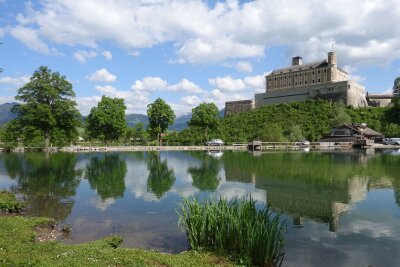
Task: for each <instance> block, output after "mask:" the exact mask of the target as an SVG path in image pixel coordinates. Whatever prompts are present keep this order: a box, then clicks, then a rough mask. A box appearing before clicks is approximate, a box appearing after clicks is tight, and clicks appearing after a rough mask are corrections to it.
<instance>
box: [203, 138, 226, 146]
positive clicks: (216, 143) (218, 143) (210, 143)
mask: <svg viewBox="0 0 400 267" xmlns="http://www.w3.org/2000/svg"><path fill="white" fill-rule="evenodd" d="M223 145H224V142H222V140H221V139H213V140H211V141H208V142H206V146H223Z"/></svg>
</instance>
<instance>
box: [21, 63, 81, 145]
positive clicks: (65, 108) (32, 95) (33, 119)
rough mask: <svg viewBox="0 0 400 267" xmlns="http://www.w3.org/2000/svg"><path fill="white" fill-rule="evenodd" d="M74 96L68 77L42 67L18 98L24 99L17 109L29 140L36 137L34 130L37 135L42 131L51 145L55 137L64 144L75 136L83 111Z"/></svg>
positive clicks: (23, 130) (25, 136) (26, 137)
mask: <svg viewBox="0 0 400 267" xmlns="http://www.w3.org/2000/svg"><path fill="white" fill-rule="evenodd" d="M74 97H75V93H74V91H73V88H72V84H71V83H70V82H69V81H67V79H66V77H65V76H61V75H60V74H59V73H58V72H52V71H51V70H50V69H49V68H48V67H44V66H41V67H39V68H38V69H37V70H36V71H35V72H34V73H33V75H32V77H31V78H30V81H29V82H28V83H26V84H25V85H24V86H23V87H21V88H20V89H18V93H17V96H16V97H15V99H17V100H20V101H22V102H23V103H22V104H20V105H17V106H15V107H14V108H13V111H15V112H17V114H18V118H17V120H18V121H19V125H21V126H22V127H23V129H22V132H23V133H24V138H25V140H27V139H30V138H31V137H32V135H31V133H35V135H34V137H37V133H40V134H41V136H42V137H43V139H44V141H45V142H44V143H45V144H44V145H45V147H46V148H48V147H49V144H50V141H51V140H52V139H53V141H58V142H59V143H60V145H61V144H63V143H66V142H70V141H72V140H73V139H75V138H76V137H77V136H78V133H77V126H79V125H80V121H79V117H80V114H79V112H78V110H77V109H76V102H75V101H74V100H73V98H74Z"/></svg>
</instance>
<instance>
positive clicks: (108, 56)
mask: <svg viewBox="0 0 400 267" xmlns="http://www.w3.org/2000/svg"><path fill="white" fill-rule="evenodd" d="M101 55H102V56H103V57H104V58H105V59H107V60H111V59H112V58H113V55H112V53H111V52H110V51H107V50H105V51H103V52H101Z"/></svg>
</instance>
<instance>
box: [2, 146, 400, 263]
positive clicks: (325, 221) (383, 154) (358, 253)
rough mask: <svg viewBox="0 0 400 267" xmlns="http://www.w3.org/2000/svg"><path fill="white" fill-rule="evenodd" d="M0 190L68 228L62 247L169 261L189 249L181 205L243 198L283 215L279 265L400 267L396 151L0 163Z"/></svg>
mask: <svg viewBox="0 0 400 267" xmlns="http://www.w3.org/2000/svg"><path fill="white" fill-rule="evenodd" d="M0 188H6V189H11V190H13V191H14V192H17V193H19V194H21V195H22V196H24V197H25V198H26V199H27V200H28V201H29V202H30V203H31V207H30V208H29V211H28V213H29V214H32V215H39V216H49V217H54V218H56V219H57V221H58V222H59V223H60V224H61V225H71V227H72V234H71V236H70V238H69V239H68V240H67V241H66V242H69V243H79V242H85V241H90V240H94V239H98V238H101V237H104V236H106V235H110V234H118V235H122V236H123V237H124V246H127V247H143V248H154V249H159V250H161V251H168V252H180V251H182V250H185V249H186V248H187V241H186V236H185V233H184V232H183V231H182V230H181V229H179V228H178V227H177V221H178V218H177V215H176V212H175V209H176V207H177V206H176V204H177V203H178V202H179V201H180V200H181V199H182V198H183V197H190V196H197V195H200V196H201V197H202V196H211V197H216V198H217V197H219V196H220V195H222V196H224V197H227V198H234V197H237V196H238V197H242V196H248V195H249V194H251V195H252V197H253V198H255V199H256V200H257V201H258V202H259V203H262V204H270V205H271V207H272V208H273V209H274V210H275V211H277V212H280V213H282V214H283V216H282V219H284V220H285V221H286V223H287V227H288V231H287V234H286V246H285V249H286V255H285V259H284V262H283V265H284V266H321V265H324V266H369V265H371V266H399V265H398V262H399V257H400V256H399V253H400V207H399V205H400V151H391V150H387V151H375V152H374V151H356V152H351V153H349V152H327V153H322V152H310V153H301V152H291V153H288V152H282V153H264V154H260V155H252V154H250V153H247V152H224V153H222V152H219V153H218V152H216V153H206V152H160V153H142V152H132V153H82V154H67V153H55V154H45V153H25V154H0Z"/></svg>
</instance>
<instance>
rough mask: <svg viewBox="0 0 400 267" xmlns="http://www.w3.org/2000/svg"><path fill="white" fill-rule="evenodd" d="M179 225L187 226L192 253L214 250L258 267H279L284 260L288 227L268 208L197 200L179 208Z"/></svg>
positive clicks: (251, 203)
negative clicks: (248, 261)
mask: <svg viewBox="0 0 400 267" xmlns="http://www.w3.org/2000/svg"><path fill="white" fill-rule="evenodd" d="M179 208H180V212H179V211H178V213H179V224H180V225H182V226H184V228H185V229H186V234H187V237H188V239H189V244H190V247H191V248H192V249H195V250H197V249H201V248H206V249H213V250H217V251H218V252H226V253H234V254H235V255H237V256H238V257H239V258H245V259H251V262H252V264H253V265H256V266H276V265H280V263H281V262H282V260H283V256H284V234H285V231H286V227H285V225H284V223H282V222H281V221H280V217H279V215H275V216H273V215H272V212H271V211H270V209H269V207H267V206H263V207H262V208H261V209H257V208H256V201H254V200H253V199H252V198H251V197H250V198H249V199H234V200H233V201H227V200H226V199H222V198H220V200H219V201H212V200H209V199H205V200H204V201H203V202H200V201H199V200H198V198H193V199H191V200H188V199H185V200H183V202H182V203H181V204H179Z"/></svg>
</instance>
